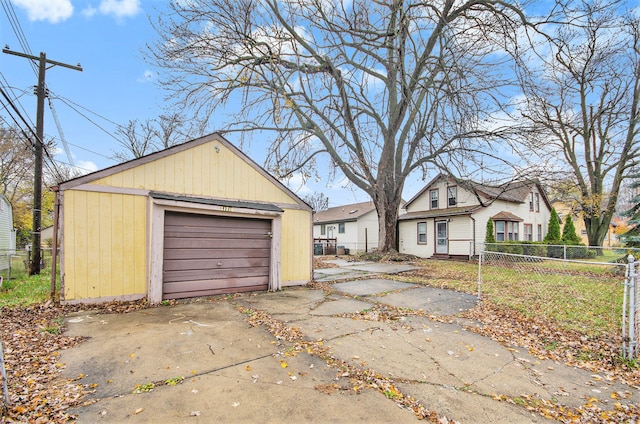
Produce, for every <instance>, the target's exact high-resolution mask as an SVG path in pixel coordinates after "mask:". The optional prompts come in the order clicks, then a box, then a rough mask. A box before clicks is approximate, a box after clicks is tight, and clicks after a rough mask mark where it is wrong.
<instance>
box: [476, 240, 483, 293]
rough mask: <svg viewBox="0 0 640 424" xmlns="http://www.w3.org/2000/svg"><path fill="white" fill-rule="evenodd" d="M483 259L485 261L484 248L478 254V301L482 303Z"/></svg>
mask: <svg viewBox="0 0 640 424" xmlns="http://www.w3.org/2000/svg"><path fill="white" fill-rule="evenodd" d="M482 261H484V248H482V249H480V253H479V254H478V302H477V303H480V299H481V296H482Z"/></svg>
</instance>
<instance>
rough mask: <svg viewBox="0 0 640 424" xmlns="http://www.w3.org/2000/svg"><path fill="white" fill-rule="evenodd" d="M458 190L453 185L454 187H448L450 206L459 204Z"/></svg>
mask: <svg viewBox="0 0 640 424" xmlns="http://www.w3.org/2000/svg"><path fill="white" fill-rule="evenodd" d="M457 197H458V190H457V187H455V186H453V187H447V199H448V203H447V204H448V205H449V206H455V205H457V204H458V200H457Z"/></svg>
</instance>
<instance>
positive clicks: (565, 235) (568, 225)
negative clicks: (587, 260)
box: [562, 215, 580, 245]
mask: <svg viewBox="0 0 640 424" xmlns="http://www.w3.org/2000/svg"><path fill="white" fill-rule="evenodd" d="M562 241H563V242H564V243H565V244H569V245H577V244H580V238H579V237H578V234H577V233H576V227H575V225H573V219H572V218H571V215H569V216H567V220H566V221H565V223H564V228H563V229H562Z"/></svg>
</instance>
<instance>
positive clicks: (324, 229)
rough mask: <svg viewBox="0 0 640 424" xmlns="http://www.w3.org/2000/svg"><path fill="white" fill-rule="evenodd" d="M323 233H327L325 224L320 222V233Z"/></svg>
mask: <svg viewBox="0 0 640 424" xmlns="http://www.w3.org/2000/svg"><path fill="white" fill-rule="evenodd" d="M325 234H327V226H326V225H325V224H322V225H321V226H320V235H321V236H323V235H325Z"/></svg>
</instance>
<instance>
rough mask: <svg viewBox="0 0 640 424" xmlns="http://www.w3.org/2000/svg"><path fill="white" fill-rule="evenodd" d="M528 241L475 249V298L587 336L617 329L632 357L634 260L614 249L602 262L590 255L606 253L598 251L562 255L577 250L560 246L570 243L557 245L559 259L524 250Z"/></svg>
mask: <svg viewBox="0 0 640 424" xmlns="http://www.w3.org/2000/svg"><path fill="white" fill-rule="evenodd" d="M529 246H533V245H516V244H505V245H500V243H496V244H495V245H487V246H486V248H485V249H482V250H480V251H479V258H478V259H479V261H478V263H479V272H478V296H479V298H480V299H487V300H490V301H491V302H493V303H495V304H497V305H501V306H506V307H509V308H513V309H515V310H518V311H520V312H522V313H523V314H525V315H526V316H532V317H541V318H544V319H546V320H548V321H550V322H553V323H554V325H557V326H558V327H560V328H563V329H566V330H575V331H578V332H580V333H581V334H584V335H585V336H588V337H598V336H602V335H608V336H611V335H618V334H621V332H622V339H623V346H622V348H623V353H624V356H627V355H629V357H636V356H637V354H638V352H637V348H638V345H637V338H638V328H637V319H636V318H637V317H636V313H637V312H636V311H637V310H638V301H639V300H640V299H638V297H639V296H638V295H637V293H636V291H637V288H636V287H635V281H636V280H637V278H636V277H635V276H636V275H637V265H636V264H637V263H636V262H635V261H633V260H632V264H631V265H629V263H628V259H627V257H628V255H627V256H624V257H622V256H620V255H619V252H616V253H615V255H609V253H610V252H607V255H609V256H611V258H615V260H612V261H611V262H609V261H606V262H605V261H601V260H600V261H598V260H597V259H596V258H598V257H599V258H603V257H606V255H605V254H601V253H599V254H598V255H596V256H595V257H594V258H589V259H587V258H585V259H584V260H577V259H565V257H566V258H568V257H571V255H575V254H577V253H576V252H577V251H575V250H572V249H566V247H570V246H558V247H559V248H561V249H559V252H560V250H561V251H562V254H563V257H562V258H557V257H549V256H548V255H546V254H539V255H535V254H532V253H542V251H540V250H538V252H531V251H529V252H526V249H527V247H529ZM538 246H539V245H538ZM516 247H519V249H515V248H516ZM548 247H549V246H545V248H546V249H548ZM551 247H553V246H551ZM578 247H580V246H578ZM522 248H524V251H525V252H526V253H528V254H523V253H522V250H520V249H522ZM505 250H510V251H505ZM514 251H515V252H517V253H513V252H514ZM559 252H558V253H559ZM552 254H554V252H553V251H552ZM564 255H566V256H564ZM639 256H640V255H639ZM631 258H633V256H632V257H631Z"/></svg>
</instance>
